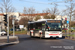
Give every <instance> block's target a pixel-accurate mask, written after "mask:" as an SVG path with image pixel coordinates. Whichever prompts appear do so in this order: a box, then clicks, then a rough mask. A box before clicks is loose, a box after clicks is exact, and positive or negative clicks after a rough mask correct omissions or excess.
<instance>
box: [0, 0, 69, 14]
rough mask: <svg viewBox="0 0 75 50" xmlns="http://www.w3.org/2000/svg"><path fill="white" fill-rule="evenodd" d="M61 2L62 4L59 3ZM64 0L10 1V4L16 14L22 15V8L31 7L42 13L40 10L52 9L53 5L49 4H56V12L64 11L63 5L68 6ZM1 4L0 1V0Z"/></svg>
mask: <svg viewBox="0 0 75 50" xmlns="http://www.w3.org/2000/svg"><path fill="white" fill-rule="evenodd" d="M61 1H62V2H61ZM63 1H64V0H11V4H12V6H13V7H15V8H16V12H21V13H23V9H24V7H26V8H29V7H33V8H35V10H36V11H38V12H39V13H42V10H46V9H47V8H49V9H51V8H53V7H54V4H49V3H56V2H60V3H57V4H58V10H59V11H60V12H61V11H62V10H64V9H66V7H65V5H69V4H68V3H64V2H63ZM0 2H1V0H0Z"/></svg>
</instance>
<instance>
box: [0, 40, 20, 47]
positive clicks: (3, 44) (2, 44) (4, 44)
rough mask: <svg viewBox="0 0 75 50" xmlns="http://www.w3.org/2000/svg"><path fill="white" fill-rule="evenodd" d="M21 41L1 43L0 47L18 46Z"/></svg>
mask: <svg viewBox="0 0 75 50" xmlns="http://www.w3.org/2000/svg"><path fill="white" fill-rule="evenodd" d="M18 43H19V41H16V42H10V43H1V44H0V46H6V45H11V44H18Z"/></svg>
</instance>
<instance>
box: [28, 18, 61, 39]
mask: <svg viewBox="0 0 75 50" xmlns="http://www.w3.org/2000/svg"><path fill="white" fill-rule="evenodd" d="M27 35H30V36H31V37H40V38H62V21H61V20H55V19H40V20H38V21H32V22H28V31H27Z"/></svg>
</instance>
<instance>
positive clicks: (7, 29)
mask: <svg viewBox="0 0 75 50" xmlns="http://www.w3.org/2000/svg"><path fill="white" fill-rule="evenodd" d="M7 42H8V43H9V16H8V14H7Z"/></svg>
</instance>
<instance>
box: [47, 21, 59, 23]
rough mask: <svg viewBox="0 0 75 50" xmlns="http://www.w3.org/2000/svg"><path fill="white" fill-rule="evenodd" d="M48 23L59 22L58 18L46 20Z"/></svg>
mask: <svg viewBox="0 0 75 50" xmlns="http://www.w3.org/2000/svg"><path fill="white" fill-rule="evenodd" d="M47 22H48V23H60V21H59V20H47Z"/></svg>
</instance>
